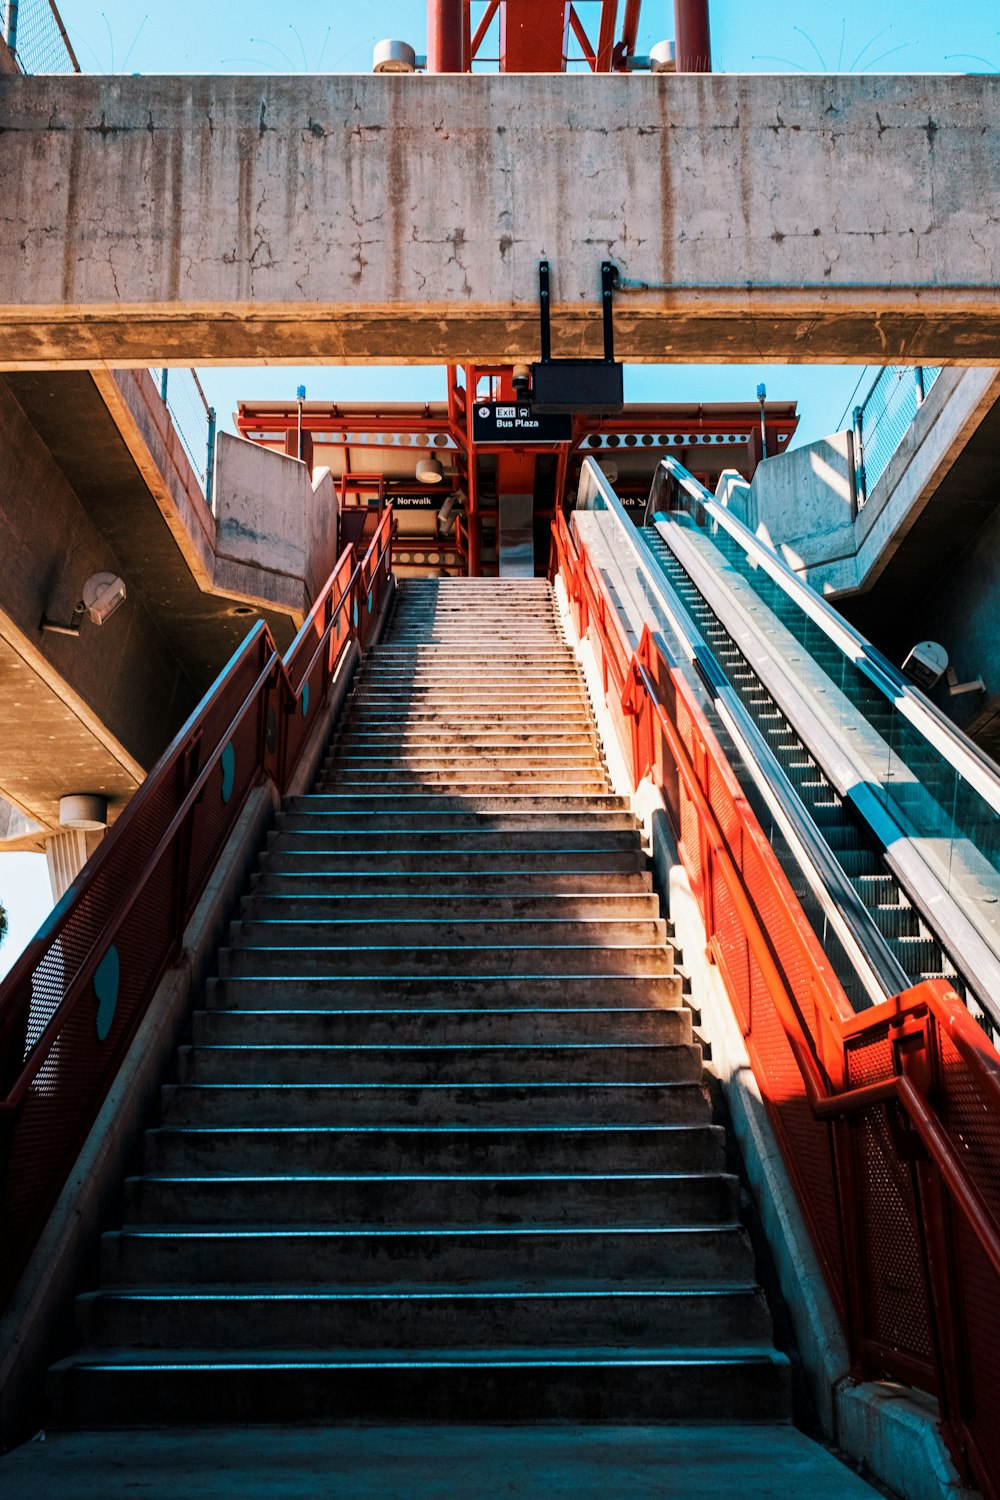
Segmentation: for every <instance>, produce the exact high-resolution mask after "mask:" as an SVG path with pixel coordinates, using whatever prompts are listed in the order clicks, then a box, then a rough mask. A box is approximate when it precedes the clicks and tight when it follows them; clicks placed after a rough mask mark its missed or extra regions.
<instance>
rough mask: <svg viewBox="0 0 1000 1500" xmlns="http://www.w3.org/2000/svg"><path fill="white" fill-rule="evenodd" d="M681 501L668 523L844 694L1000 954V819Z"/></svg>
mask: <svg viewBox="0 0 1000 1500" xmlns="http://www.w3.org/2000/svg"><path fill="white" fill-rule="evenodd" d="M677 503H678V504H679V505H682V506H683V507H684V508H683V509H675V510H673V511H671V513H670V515H669V525H673V526H677V527H679V528H680V529H681V530H683V531H684V532H686V533H687V534H688V535H689V536H690V537H691V538H692V539H697V541H698V543H699V545H700V547H701V548H702V549H703V550H704V551H705V555H706V557H707V558H708V559H709V560H710V561H711V564H712V566H713V567H714V568H715V569H716V570H717V571H718V572H720V573H723V574H725V573H729V574H731V575H732V576H733V579H734V581H735V580H736V579H739V580H741V581H742V583H743V585H744V587H745V588H749V589H750V590H751V591H752V593H753V594H754V595H755V596H756V598H757V599H759V600H760V602H761V604H763V605H764V606H765V607H766V609H767V610H768V611H769V612H770V613H771V615H772V616H773V618H774V620H775V621H776V623H777V625H778V626H780V627H782V628H783V639H784V640H786V641H787V637H788V636H790V637H792V638H793V639H794V641H795V642H796V643H797V644H798V646H799V647H800V648H801V653H802V658H801V659H800V660H799V661H796V660H795V656H796V653H794V652H785V666H786V669H787V670H788V671H789V673H790V674H791V675H793V676H796V675H797V676H798V677H799V679H800V682H801V686H802V688H803V690H804V691H807V692H810V693H811V694H812V695H813V696H814V701H816V699H815V695H816V683H817V676H816V670H817V669H819V672H820V673H822V674H823V675H824V676H825V678H826V679H827V680H828V682H829V684H830V685H831V687H832V688H833V689H834V690H835V691H834V692H833V693H831V694H829V695H828V698H827V703H826V704H825V705H824V706H825V707H826V711H827V713H828V715H829V714H831V713H832V714H833V724H834V727H836V728H837V729H838V730H839V732H840V734H841V735H842V736H843V738H844V741H845V743H848V744H849V745H850V749H851V753H852V755H853V756H854V758H855V759H856V760H857V761H859V763H860V764H861V765H862V766H863V768H864V771H865V775H866V778H867V780H868V783H869V785H870V786H871V787H872V788H873V789H874V790H875V791H876V792H877V795H878V797H879V800H880V801H881V803H882V805H883V806H884V807H885V808H886V810H887V811H888V812H889V813H890V814H891V816H892V817H893V820H894V821H895V822H897V823H898V824H899V825H900V827H901V828H902V829H903V830H904V831H905V832H906V833H907V834H908V835H909V836H910V837H913V838H915V839H918V840H920V852H921V855H922V856H923V858H924V859H925V860H926V861H927V862H928V863H929V864H930V865H931V866H932V868H933V869H934V870H935V873H936V874H937V876H938V878H939V880H940V881H941V883H942V885H943V886H944V888H945V889H946V890H947V891H948V892H949V893H950V894H951V895H953V896H954V897H955V898H956V899H958V900H960V901H962V902H963V904H964V905H965V909H966V911H967V912H968V914H969V915H970V916H972V917H973V919H974V920H975V922H976V926H977V927H978V928H979V929H980V931H982V932H983V933H984V936H986V935H989V940H990V942H991V946H993V947H995V948H998V949H1000V814H998V812H997V810H996V809H995V808H994V807H993V806H991V805H990V803H989V802H988V801H987V800H986V798H985V797H984V796H983V794H982V793H981V792H980V790H979V789H978V788H977V787H976V786H974V785H972V784H971V782H970V780H969V779H967V777H966V776H964V775H963V774H962V772H961V771H959V769H958V768H957V767H956V766H955V765H954V764H953V763H952V762H951V761H950V760H949V759H948V758H947V756H946V755H945V754H944V753H943V751H942V750H941V749H940V748H939V747H938V746H937V745H935V744H933V743H932V742H931V741H930V740H929V739H928V737H927V736H926V735H925V734H924V733H923V732H922V731H921V729H920V728H918V726H917V725H916V724H914V723H913V722H912V721H911V719H910V718H909V717H908V715H907V714H906V713H905V712H904V711H903V709H902V707H901V702H900V700H899V699H895V700H894V699H893V698H891V697H890V696H889V695H888V693H886V692H883V691H881V690H880V688H879V686H878V685H877V684H876V683H875V682H873V681H872V680H871V678H870V677H869V676H868V675H867V674H866V673H865V672H864V671H862V669H861V667H860V666H859V665H858V661H857V659H852V658H851V656H850V655H848V654H847V652H846V651H845V650H843V649H841V647H840V646H839V645H838V644H837V642H836V641H834V640H832V639H831V638H830V636H829V635H828V634H827V633H826V632H825V631H824V630H822V629H821V628H820V626H819V625H818V624H817V623H816V621H815V620H813V619H812V618H811V617H810V616H809V615H808V614H807V613H806V611H805V609H804V608H803V606H802V605H801V604H800V603H799V602H798V600H797V599H795V598H794V597H792V596H791V595H790V594H789V593H787V592H785V590H784V589H783V588H781V586H780V585H779V583H778V582H777V581H776V580H775V579H774V578H773V577H772V576H771V575H770V574H769V573H768V572H767V571H766V570H765V569H764V568H763V567H762V566H761V565H760V564H759V563H758V562H757V560H756V559H755V558H754V557H752V556H750V555H748V553H747V552H746V551H745V550H744V549H743V548H742V547H741V546H740V543H739V540H738V539H737V538H736V537H735V536H734V535H732V534H731V533H730V532H729V531H728V530H726V529H725V528H724V527H723V526H722V525H721V524H720V523H719V522H718V521H717V520H716V519H715V517H713V516H712V515H711V514H710V513H709V512H708V510H707V509H706V508H705V507H704V506H702V505H700V504H699V503H698V501H697V500H696V499H695V498H694V497H693V496H691V495H689V494H687V493H683V494H682V495H681V497H680V500H679V502H677ZM784 632H787V635H784ZM831 705H832V707H831Z"/></svg>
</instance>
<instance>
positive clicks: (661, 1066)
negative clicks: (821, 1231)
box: [177, 1040, 701, 1088]
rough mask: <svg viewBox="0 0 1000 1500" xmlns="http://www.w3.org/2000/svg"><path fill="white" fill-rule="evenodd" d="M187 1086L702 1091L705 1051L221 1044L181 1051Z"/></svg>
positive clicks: (652, 1046) (626, 1046) (648, 1045)
mask: <svg viewBox="0 0 1000 1500" xmlns="http://www.w3.org/2000/svg"><path fill="white" fill-rule="evenodd" d="M177 1078H178V1081H179V1082H180V1083H194V1084H197V1083H206V1084H208V1083H212V1084H223V1083H228V1084H233V1085H236V1086H242V1085H244V1084H256V1083H266V1084H268V1085H272V1086H273V1085H277V1084H288V1085H289V1086H291V1087H293V1088H297V1087H300V1086H302V1087H309V1086H310V1085H312V1084H320V1085H325V1084H330V1083H337V1084H339V1083H356V1084H359V1085H362V1084H380V1083H385V1084H393V1085H399V1086H402V1085H403V1084H413V1085H414V1087H417V1088H419V1087H422V1086H423V1085H424V1084H427V1083H432V1084H433V1085H434V1087H435V1088H436V1087H438V1086H439V1085H440V1084H448V1083H455V1084H465V1083H470V1082H475V1083H508V1084H516V1083H518V1082H520V1081H521V1080H524V1081H525V1082H527V1083H531V1084H535V1083H544V1082H546V1081H548V1082H552V1083H601V1082H603V1081H604V1080H606V1079H612V1078H613V1079H616V1080H618V1081H620V1082H624V1083H647V1082H656V1081H665V1082H668V1083H680V1082H688V1083H698V1082H700V1080H701V1048H700V1047H697V1046H695V1045H694V1044H693V1043H690V1042H689V1043H683V1042H666V1041H659V1042H614V1043H603V1042H591V1043H581V1042H576V1041H567V1042H556V1041H544V1042H535V1043H530V1044H528V1043H519V1044H517V1045H513V1044H508V1043H504V1042H496V1043H479V1044H475V1043H466V1044H462V1043H458V1042H453V1043H441V1042H436V1041H423V1042H418V1041H410V1040H406V1041H403V1040H399V1041H396V1042H380V1043H370V1044H368V1045H362V1046H357V1045H355V1044H350V1043H349V1044H345V1045H337V1044H333V1043H328V1044H326V1045H322V1044H319V1043H315V1042H314V1043H310V1044H302V1043H298V1044H296V1043H293V1042H289V1043H284V1044H276V1043H267V1042H265V1043H253V1042H243V1043H238V1044H226V1043H217V1044H213V1045H211V1046H198V1047H188V1046H185V1047H181V1048H180V1049H179V1051H178V1057H177Z"/></svg>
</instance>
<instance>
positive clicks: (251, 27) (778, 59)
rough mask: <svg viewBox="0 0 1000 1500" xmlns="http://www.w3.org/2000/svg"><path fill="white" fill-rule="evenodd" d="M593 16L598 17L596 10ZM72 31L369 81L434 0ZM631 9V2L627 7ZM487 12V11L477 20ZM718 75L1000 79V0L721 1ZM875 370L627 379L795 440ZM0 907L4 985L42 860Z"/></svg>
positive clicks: (190, 63)
mask: <svg viewBox="0 0 1000 1500" xmlns="http://www.w3.org/2000/svg"><path fill="white" fill-rule="evenodd" d="M579 3H580V6H581V13H582V14H584V15H585V16H586V14H587V13H588V12H589V13H591V14H593V10H592V6H591V3H590V0H579ZM59 5H60V10H61V12H62V15H63V19H64V21H65V23H66V26H67V28H68V30H69V33H70V36H71V39H72V41H73V45H74V47H75V49H76V51H77V53H78V55H79V58H80V62H81V65H82V67H83V68H84V70H85V71H86V72H102V73H112V72H119V73H132V72H136V73H262V74H268V73H274V72H284V73H292V72H355V71H357V72H367V71H368V69H369V68H370V66H371V51H372V46H373V45H374V43H375V42H376V41H378V40H379V39H380V38H382V37H386V36H395V37H402V38H404V39H405V40H407V41H409V42H411V44H412V45H413V46H414V47H415V49H416V50H417V51H418V52H421V51H423V50H424V47H425V15H426V11H425V6H424V3H423V0H366V3H365V4H361V5H359V4H358V3H357V0H325V3H322V4H321V3H319V0H296V3H293V4H291V5H285V6H281V7H275V6H274V5H273V3H271V0H241V3H240V4H239V5H234V4H229V3H216V4H214V5H206V4H205V0H172V3H171V4H170V5H163V4H159V5H153V4H151V3H150V0H105V3H104V4H103V5H100V4H94V3H90V0H59ZM621 8H622V10H624V4H623V5H622V7H621ZM481 9H482V7H481V5H480V4H477V5H476V7H475V12H474V13H475V14H477V15H478V14H480V13H481ZM711 14H712V38H713V50H714V58H715V65H716V68H717V69H718V70H720V71H725V72H735V73H759V72H765V73H766V72H779V73H783V72H838V71H843V72H849V71H852V70H853V71H855V72H864V71H867V72H897V73H899V72H903V73H907V72H913V73H923V72H928V73H939V72H993V71H1000V6H998V4H997V0H952V3H951V4H950V5H942V4H941V3H940V0H881V3H880V4H879V5H878V6H877V7H875V6H873V5H872V4H871V0H840V3H839V4H833V5H828V4H825V5H817V4H816V3H815V0H810V3H804V0H768V3H767V4H756V3H751V0H713V3H712V8H711ZM672 35H673V4H672V0H644V4H643V9H642V23H641V29H640V34H639V50H640V52H641V51H645V50H648V48H649V47H650V45H651V44H652V43H653V42H655V41H659V40H660V39H661V38H663V37H669V36H672ZM201 373H202V380H203V383H204V385H205V388H206V390H207V392H208V396H209V399H210V400H211V401H212V402H213V403H214V405H215V406H216V407H217V408H218V412H219V418H220V423H221V424H222V425H228V424H229V417H230V414H231V412H232V410H233V408H234V406H235V403H236V401H237V400H238V399H239V398H240V397H257V398H260V399H266V398H283V397H290V396H294V393H295V388H296V386H297V385H298V384H300V383H302V384H305V385H306V387H307V389H308V391H309V395H310V396H311V397H313V398H323V397H326V398H330V399H340V400H365V399H369V398H374V397H376V396H379V395H381V396H382V397H383V398H385V399H387V400H405V399H408V398H413V399H428V398H430V399H434V398H435V397H438V396H443V394H444V384H443V378H442V377H441V375H440V374H438V373H437V372H435V371H434V370H432V369H428V368H426V367H424V368H419V367H412V366H411V367H410V368H408V369H400V370H387V369H378V370H375V369H359V368H356V367H353V368H341V369H337V368H325V369H318V370H317V369H308V370H299V369H290V368H275V369H255V370H246V371H228V370H205V371H203V372H201ZM873 374H874V372H873V371H869V372H865V371H862V370H860V369H859V368H858V367H850V366H846V367H844V366H841V367H827V366H818V365H812V366H800V367H793V366H787V365H785V366H761V365H746V366H739V365H736V366H732V365H729V366H718V365H716V366H679V365H675V366H649V365H647V366H642V367H633V368H632V369H631V370H629V371H627V372H626V394H627V396H628V398H629V399H630V400H633V401H691V400H704V401H713V400H715V401H745V400H752V399H753V395H754V391H755V389H756V387H757V384H758V382H759V381H761V380H763V381H764V382H765V383H766V385H767V389H768V394H769V395H770V396H772V397H774V398H775V399H778V400H797V401H798V403H799V407H800V411H801V414H802V421H801V426H800V429H799V441H805V442H808V441H810V440H811V439H813V438H816V437H821V436H823V435H825V434H826V433H828V432H831V431H833V430H835V429H836V427H837V426H838V424H839V423H840V420H841V417H842V415H843V413H844V412H845V410H847V409H848V408H849V407H850V405H851V404H852V399H853V392H854V391H855V389H856V388H857V386H858V382H859V378H860V380H861V381H862V388H864V384H865V383H867V381H868V380H870V379H871V378H872V376H873ZM0 900H4V901H6V903H7V904H8V907H9V911H10V915H11V933H10V936H9V937H8V939H7V942H6V943H5V944H4V945H3V947H2V948H0V975H2V974H3V973H5V972H6V970H7V968H8V967H9V965H10V964H11V962H12V961H13V959H14V958H15V957H16V956H17V954H18V953H19V952H20V950H21V948H22V947H23V946H24V943H26V942H27V940H28V938H29V937H30V936H31V934H32V932H33V931H34V929H35V927H36V926H37V924H38V923H39V922H40V921H41V920H42V918H43V916H44V915H45V913H46V911H47V909H48V906H49V904H50V902H49V896H48V882H47V878H46V875H45V864H44V860H43V859H42V858H41V856H36V855H0Z"/></svg>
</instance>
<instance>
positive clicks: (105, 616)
mask: <svg viewBox="0 0 1000 1500" xmlns="http://www.w3.org/2000/svg"><path fill="white" fill-rule="evenodd" d="M124 603H125V581H124V579H122V578H119V577H118V574H117V573H94V574H92V576H91V577H90V578H88V579H87V582H86V583H85V584H84V585H83V593H82V595H81V597H80V600H79V602H78V603H77V604H75V605H74V607H73V618H72V620H67V621H65V622H63V621H60V620H50V619H49V617H48V615H42V618H41V622H40V624H39V627H38V628H39V629H40V630H48V631H51V632H52V634H53V635H79V634H80V626H81V625H82V624H83V619H84V616H85V615H86V616H87V617H88V618H89V619H91V620H93V622H94V624H95V625H103V624H104V622H105V621H106V620H109V619H110V618H111V616H112V615H113V614H114V612H115V610H116V609H118V608H119V607H120V606H121V605H122V604H124Z"/></svg>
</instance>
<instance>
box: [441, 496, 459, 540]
mask: <svg viewBox="0 0 1000 1500" xmlns="http://www.w3.org/2000/svg"><path fill="white" fill-rule="evenodd" d="M461 504H462V497H461V495H460V494H459V493H458V491H457V490H453V491H452V493H451V494H450V495H449V496H448V498H447V499H446V500H445V502H444V504H443V505H442V507H441V509H440V510H439V511H438V535H439V536H451V533H452V532H453V531H454V530H455V517H456V515H457V514H458V512H459V510H460V509H461Z"/></svg>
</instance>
